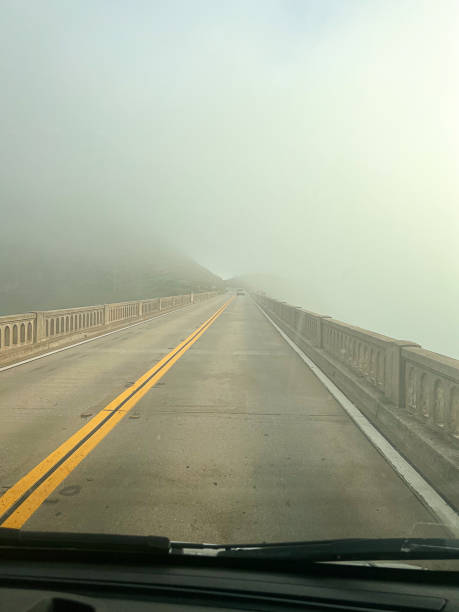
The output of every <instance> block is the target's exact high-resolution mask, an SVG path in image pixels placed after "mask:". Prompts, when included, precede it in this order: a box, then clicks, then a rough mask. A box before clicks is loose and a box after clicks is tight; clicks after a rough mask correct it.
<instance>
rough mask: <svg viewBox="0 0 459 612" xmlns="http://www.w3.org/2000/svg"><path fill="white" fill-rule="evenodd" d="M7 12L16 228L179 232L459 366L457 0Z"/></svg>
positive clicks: (6, 181) (5, 155) (112, 4)
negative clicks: (454, 359)
mask: <svg viewBox="0 0 459 612" xmlns="http://www.w3.org/2000/svg"><path fill="white" fill-rule="evenodd" d="M0 6H1V11H2V19H1V23H0V41H1V42H0V79H1V86H2V95H1V99H0V110H1V112H0V122H1V139H0V141H1V142H0V162H1V163H0V181H1V184H0V189H1V191H2V193H1V207H2V213H1V215H0V226H1V227H2V232H3V233H4V232H7V233H8V232H9V229H8V228H14V231H15V233H17V234H18V238H21V237H22V238H23V237H24V236H26V237H27V238H29V237H30V236H31V234H32V233H33V235H34V239H35V240H44V241H46V240H47V239H49V238H50V236H54V237H56V236H59V237H60V239H61V241H62V244H69V245H71V244H72V242H75V241H82V240H83V239H84V236H85V235H86V234H85V230H87V229H88V228H91V233H90V237H88V240H91V241H96V243H97V240H98V239H99V235H102V234H103V235H104V236H105V239H109V240H113V242H114V244H116V240H117V237H120V236H122V235H123V236H124V237H126V236H129V237H132V240H133V241H136V242H139V241H140V242H141V241H142V240H144V241H154V240H156V238H157V237H162V238H163V239H164V238H166V239H167V240H168V241H169V242H170V243H171V244H172V245H176V246H177V247H179V248H181V249H182V250H183V251H184V252H186V253H187V254H189V255H191V256H192V257H194V258H195V259H196V260H197V261H198V262H200V263H201V264H203V265H205V266H207V267H208V268H209V269H211V270H212V271H213V272H216V273H217V274H220V275H222V276H224V277H228V276H232V275H237V274H243V273H263V274H269V275H273V276H276V277H281V278H283V279H284V280H285V284H284V285H283V289H282V292H283V293H285V295H282V296H281V295H279V297H283V298H284V299H286V300H291V301H294V302H295V303H297V304H301V305H303V306H305V307H306V308H309V309H311V310H316V311H319V312H323V313H326V314H330V315H333V316H335V317H337V318H340V319H343V320H346V321H348V322H351V323H354V324H358V325H361V326H363V327H367V328H369V329H372V330H375V331H379V332H382V333H386V334H388V335H394V336H397V337H403V338H408V339H412V340H416V341H418V342H420V343H421V344H423V345H424V346H425V347H426V348H430V349H432V350H436V351H439V352H443V353H446V354H449V355H452V356H455V357H457V358H459V325H458V314H457V313H458V311H459V282H458V262H459V198H458V195H459V178H458V177H459V174H458V160H459V155H458V153H459V151H458V149H459V113H458V109H459V86H458V80H459V79H458V74H459V22H458V17H459V2H458V1H457V0H454V1H449V0H432V1H428V2H425V1H423V0H416V1H412V0H406V1H404V0H396V1H392V0H380V1H379V0H368V1H352V0H339V1H333V0H330V1H327V0H315V1H308V0H284V1H273V0H260V1H259V2H253V1H252V2H251V1H248V0H242V1H239V0H236V1H235V0H232V1H231V2H229V1H228V2H221V1H215V0H209V1H201V0H198V1H191V0H183V1H182V2H175V1H170V0H168V1H167V2H155V1H153V0H148V1H143V0H129V1H127V0H125V1H121V0H106V1H102V0H77V1H75V0H55V1H53V0H12V1H11V2H10V1H5V0H1V2H0ZM18 227H19V228H21V229H20V230H19V231H18V229H17V228H18ZM107 236H108V238H107ZM279 291H280V290H279Z"/></svg>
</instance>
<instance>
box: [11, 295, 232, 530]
mask: <svg viewBox="0 0 459 612" xmlns="http://www.w3.org/2000/svg"><path fill="white" fill-rule="evenodd" d="M232 299H233V298H231V299H230V300H228V301H227V302H225V304H223V306H222V307H221V308H219V309H218V310H217V312H216V313H215V314H213V315H212V316H211V317H210V318H209V319H207V321H205V322H204V323H203V324H202V325H201V326H200V327H198V329H196V330H195V331H194V332H193V333H192V334H190V335H189V336H188V338H186V339H185V340H183V342H181V343H180V344H179V345H178V346H176V347H175V348H174V349H173V350H172V351H171V352H170V353H169V354H168V355H166V356H165V357H163V359H161V361H159V362H158V363H157V364H155V365H154V366H153V367H152V368H151V369H150V370H148V372H145V374H143V375H142V376H141V377H140V378H139V379H138V380H136V382H135V383H134V384H133V385H132V386H131V387H129V388H128V389H126V391H123V392H122V393H120V395H118V396H117V397H116V398H115V399H114V400H113V401H111V402H110V403H109V404H108V405H107V406H105V408H103V409H102V410H101V411H100V412H98V413H97V414H96V415H95V416H94V417H93V418H92V419H91V420H90V421H88V422H87V423H86V425H84V427H82V428H81V429H79V430H78V431H77V432H76V433H75V434H73V436H71V437H70V438H69V439H68V440H66V441H65V442H64V443H63V444H61V446H59V447H58V448H57V449H56V450H55V451H54V452H52V453H51V454H50V455H48V457H46V459H44V460H43V461H42V462H41V463H39V464H38V465H37V466H36V467H34V468H33V469H32V470H31V471H30V472H29V473H28V474H26V475H25V476H24V477H23V478H21V480H19V481H18V482H17V483H16V484H15V485H14V486H12V487H11V488H10V489H8V491H7V492H6V493H5V494H4V495H3V496H2V497H0V527H10V528H14V529H19V528H20V527H22V525H24V523H25V522H26V521H27V520H28V519H29V518H30V517H31V516H32V514H33V513H34V512H35V511H36V510H37V509H38V508H39V507H40V506H41V504H42V503H43V502H44V501H45V499H46V498H47V497H48V496H49V495H50V494H51V493H52V492H53V491H54V490H55V489H56V487H58V486H59V485H60V484H61V482H62V481H63V480H64V479H65V478H67V476H68V475H69V474H70V473H71V472H72V471H73V470H74V469H75V468H76V467H77V465H78V464H79V463H81V461H83V459H84V458H85V457H86V456H87V455H88V454H89V453H90V452H91V451H92V450H93V449H94V448H95V447H96V446H97V445H98V444H99V442H101V441H102V440H103V439H104V438H105V436H106V435H107V434H108V433H109V432H110V431H111V430H112V429H113V428H114V427H115V425H117V424H118V423H119V422H120V421H121V419H123V418H124V417H125V416H126V414H127V413H128V412H129V411H130V410H131V409H132V408H133V407H134V406H135V405H136V404H137V402H138V401H139V400H140V399H141V398H142V397H143V396H144V395H145V394H146V393H147V392H148V391H149V390H150V389H151V388H152V387H153V386H154V385H155V384H156V383H157V382H158V380H160V379H161V378H162V377H163V376H164V375H165V374H166V372H167V371H168V370H170V368H171V367H172V366H173V365H174V363H175V362H176V361H178V360H179V359H180V357H181V356H182V355H184V353H186V351H187V350H188V349H189V348H190V347H191V346H192V345H193V344H194V343H195V342H196V341H197V340H198V339H199V338H200V337H201V336H202V334H203V333H204V332H205V331H206V330H207V329H208V328H209V327H210V326H211V325H212V323H213V322H214V321H215V320H216V319H217V318H218V317H219V316H220V315H221V314H222V312H223V311H224V310H225V308H226V307H227V306H228V304H229V303H230V302H231V300H232Z"/></svg>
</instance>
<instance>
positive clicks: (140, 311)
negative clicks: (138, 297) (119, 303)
mask: <svg viewBox="0 0 459 612" xmlns="http://www.w3.org/2000/svg"><path fill="white" fill-rule="evenodd" d="M137 303H138V305H139V307H138V313H137V314H138V318H139V319H141V318H142V306H143V302H137Z"/></svg>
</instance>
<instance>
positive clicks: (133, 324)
mask: <svg viewBox="0 0 459 612" xmlns="http://www.w3.org/2000/svg"><path fill="white" fill-rule="evenodd" d="M197 303H198V304H202V303H203V302H197ZM195 305H196V304H186V305H185V306H182V307H180V308H175V309H174V310H168V311H167V312H163V313H162V314H160V315H156V317H151V318H150V319H144V320H143V321H137V323H132V324H131V325H126V326H125V327H120V328H119V329H114V330H113V331H109V332H106V333H105V334H100V336H94V338H88V339H87V340H81V341H80V342H75V344H69V345H68V346H63V347H61V348H58V349H54V350H53V351H48V352H47V353H42V354H41V355H35V357H29V359H24V360H23V361H17V362H16V363H11V364H10V365H7V366H3V367H2V368H0V372H4V371H5V370H11V368H17V367H18V366H21V365H24V364H26V363H30V362H31V361H36V360H37V359H43V357H49V355H54V354H55V353H60V352H61V351H68V350H69V349H71V348H75V347H76V346H80V345H81V344H86V343H87V342H93V340H99V338H104V337H105V336H111V335H112V334H117V333H118V332H121V331H124V330H125V329H129V328H130V327H136V325H142V323H148V322H149V321H153V319H160V318H161V317H165V316H167V315H170V314H171V313H173V312H178V311H179V310H184V309H185V308H189V307H190V306H195Z"/></svg>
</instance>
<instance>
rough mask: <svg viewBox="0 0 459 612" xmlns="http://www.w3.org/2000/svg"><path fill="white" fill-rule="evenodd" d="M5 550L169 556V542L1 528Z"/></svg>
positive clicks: (0, 538) (0, 542)
mask: <svg viewBox="0 0 459 612" xmlns="http://www.w3.org/2000/svg"><path fill="white" fill-rule="evenodd" d="M5 548H14V549H18V548H22V549H24V548H28V549H40V550H43V549H52V550H82V551H86V552H88V551H104V552H109V551H117V552H126V553H136V552H138V553H151V554H152V555H168V554H169V553H170V541H169V538H165V537H162V536H133V535H112V534H107V533H77V532H49V531H20V530H19V529H8V528H6V527H0V550H4V549H5Z"/></svg>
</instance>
